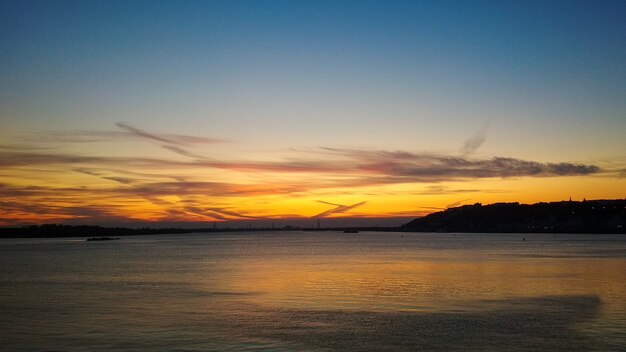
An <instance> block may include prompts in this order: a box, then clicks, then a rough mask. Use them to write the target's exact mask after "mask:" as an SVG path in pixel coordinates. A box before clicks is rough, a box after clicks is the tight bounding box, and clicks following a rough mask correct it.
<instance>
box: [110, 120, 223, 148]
mask: <svg viewBox="0 0 626 352" xmlns="http://www.w3.org/2000/svg"><path fill="white" fill-rule="evenodd" d="M115 125H116V126H117V127H119V128H121V129H123V130H125V131H127V132H129V133H131V134H133V135H135V136H138V137H142V138H147V139H151V140H155V141H158V142H163V143H168V144H174V145H190V144H201V143H219V142H224V140H220V139H213V138H206V137H197V136H184V135H174V134H155V133H149V132H146V131H144V130H141V129H139V128H136V127H133V126H131V125H129V124H127V123H124V122H117V123H116V124H115Z"/></svg>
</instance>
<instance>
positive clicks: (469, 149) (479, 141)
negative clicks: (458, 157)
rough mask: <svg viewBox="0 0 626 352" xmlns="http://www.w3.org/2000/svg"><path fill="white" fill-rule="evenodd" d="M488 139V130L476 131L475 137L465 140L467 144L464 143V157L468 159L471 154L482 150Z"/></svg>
mask: <svg viewBox="0 0 626 352" xmlns="http://www.w3.org/2000/svg"><path fill="white" fill-rule="evenodd" d="M486 139H487V128H481V129H480V130H478V131H476V133H475V134H474V135H473V136H471V137H470V138H468V139H467V140H465V143H463V149H462V154H463V156H464V157H467V156H470V155H471V154H474V153H475V152H476V151H477V150H478V148H480V146H482V145H483V143H485V140H486Z"/></svg>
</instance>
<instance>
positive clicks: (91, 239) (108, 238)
mask: <svg viewBox="0 0 626 352" xmlns="http://www.w3.org/2000/svg"><path fill="white" fill-rule="evenodd" d="M119 239H120V238H119V237H89V238H88V239H86V240H85V241H88V242H90V241H115V240H119Z"/></svg>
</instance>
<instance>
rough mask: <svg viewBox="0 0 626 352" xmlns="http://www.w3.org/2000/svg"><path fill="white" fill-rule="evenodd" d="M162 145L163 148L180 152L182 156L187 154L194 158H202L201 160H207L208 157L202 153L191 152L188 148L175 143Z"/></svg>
mask: <svg viewBox="0 0 626 352" xmlns="http://www.w3.org/2000/svg"><path fill="white" fill-rule="evenodd" d="M161 147H163V148H165V149H167V150H169V151H171V152H174V153H176V154H179V155H182V156H186V157H189V158H192V159H200V160H206V159H207V158H205V157H204V156H202V155H199V154H195V153H191V152H189V151H187V150H185V149H183V148H180V147H175V146H173V145H163V146H161Z"/></svg>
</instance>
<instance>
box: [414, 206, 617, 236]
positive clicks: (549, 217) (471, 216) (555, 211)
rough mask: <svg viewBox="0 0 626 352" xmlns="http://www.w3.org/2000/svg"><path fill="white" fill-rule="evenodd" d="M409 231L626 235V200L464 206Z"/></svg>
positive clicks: (438, 214) (421, 221) (419, 222)
mask: <svg viewBox="0 0 626 352" xmlns="http://www.w3.org/2000/svg"><path fill="white" fill-rule="evenodd" d="M403 229H404V230H405V231H411V232H507V233H511V232H517V233H626V200H584V201H582V202H576V201H571V200H570V201H563V202H551V203H536V204H519V203H496V204H490V205H482V204H480V203H476V204H473V205H464V206H460V207H456V208H450V209H447V210H444V211H440V212H436V213H432V214H429V215H427V216H424V217H422V218H418V219H415V220H413V221H411V222H409V223H407V224H405V225H404V226H403Z"/></svg>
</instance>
